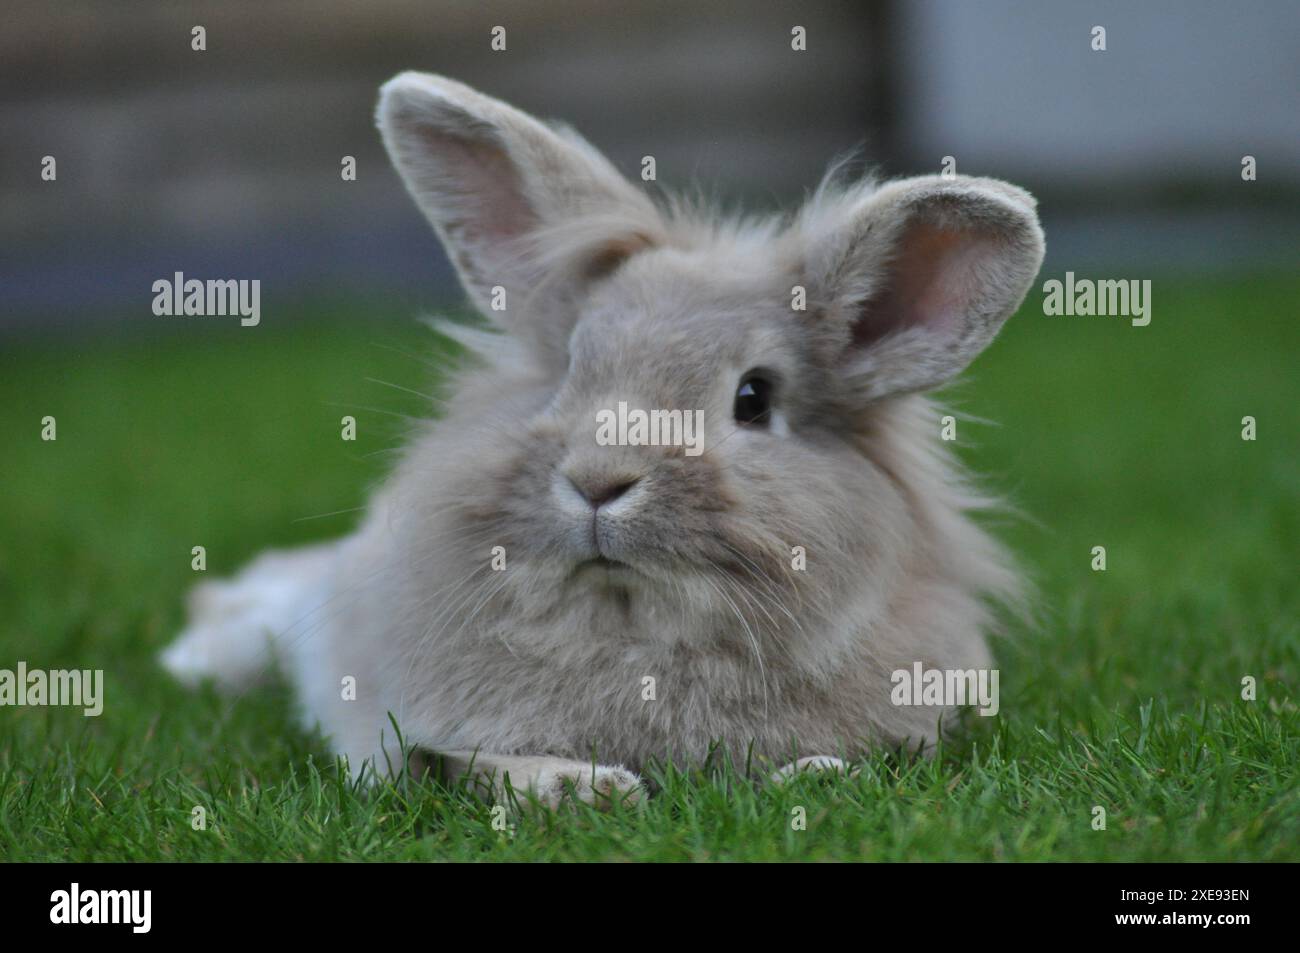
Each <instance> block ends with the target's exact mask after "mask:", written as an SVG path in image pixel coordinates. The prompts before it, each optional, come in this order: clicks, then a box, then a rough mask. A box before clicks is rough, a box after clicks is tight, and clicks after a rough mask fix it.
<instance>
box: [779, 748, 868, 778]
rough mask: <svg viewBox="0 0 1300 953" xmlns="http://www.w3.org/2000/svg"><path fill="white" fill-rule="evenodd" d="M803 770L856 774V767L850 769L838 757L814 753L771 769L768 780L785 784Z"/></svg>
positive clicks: (820, 772) (802, 772)
mask: <svg viewBox="0 0 1300 953" xmlns="http://www.w3.org/2000/svg"><path fill="white" fill-rule="evenodd" d="M805 772H813V773H815V774H828V773H829V774H846V775H848V776H849V777H854V776H855V775H857V773H858V772H857V769H856V768H855V769H854V770H852V771H850V770H849V766H848V765H847V764H846V763H845V762H844V761H843V760H842V759H840V758H832V757H831V756H830V755H825V754H816V755H812V756H810V757H807V758H800V759H799V760H798V761H791V762H790V763H789V764H787V765H785V766H784V767H782V768H778V769H777V770H776V771H773V772H772V774H771V775H770V776H769V777H768V780H769V781H771V782H772V783H773V784H785V783H786V782H787V781H789V780H790V779H791V778H794V777H797V776H798V775H800V774H804V773H805Z"/></svg>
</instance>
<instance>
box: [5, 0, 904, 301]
mask: <svg viewBox="0 0 1300 953" xmlns="http://www.w3.org/2000/svg"><path fill="white" fill-rule="evenodd" d="M788 8H789V4H785V3H780V2H773V0H749V2H735V3H711V4H708V5H706V6H702V5H701V4H699V3H688V2H678V0H660V2H654V3H629V4H610V3H608V2H598V0H546V2H524V0H513V2H496V3H493V2H475V3H472V4H467V3H457V2H437V3H429V2H422V3H421V2H412V0H367V2H364V3H360V2H350V3H344V2H339V0H312V2H230V0H226V2H221V3H176V2H174V0H137V2H134V3H130V4H125V3H110V2H96V3H88V2H84V0H82V2H60V3H58V4H50V3H48V2H44V0H43V2H39V3H19V4H18V5H17V6H14V5H12V4H11V5H10V7H9V9H7V11H6V19H7V20H8V27H9V28H8V29H6V31H5V32H4V33H3V35H2V36H0V76H2V77H3V99H2V100H0V127H2V128H3V135H2V136H0V160H2V167H3V170H4V174H3V179H0V247H3V249H4V251H5V257H6V258H7V259H8V265H7V266H6V268H5V272H6V274H5V283H6V285H7V286H8V287H7V292H8V294H7V301H6V308H7V316H6V318H5V320H6V321H8V322H9V323H11V324H12V323H14V322H20V321H22V320H23V319H24V317H25V316H29V315H33V314H38V315H41V320H42V321H43V322H49V321H57V320H73V321H80V320H88V319H90V318H92V317H93V316H94V315H93V314H91V313H87V312H89V311H92V310H93V311H99V310H103V311H109V310H111V309H112V308H113V307H115V306H119V305H120V306H123V307H138V304H139V295H140V294H141V291H140V289H141V288H146V289H147V288H148V286H149V282H150V281H152V280H153V278H155V277H159V276H161V275H169V274H171V271H172V270H184V271H186V272H188V273H189V274H191V275H195V276H206V277H212V276H225V275H229V276H242V277H255V276H262V278H263V287H264V293H266V294H274V293H276V291H279V292H286V291H288V290H289V289H295V288H296V289H307V290H310V289H313V288H335V287H338V286H340V285H348V284H352V285H355V286H356V287H357V288H358V290H362V291H367V290H369V289H371V288H374V287H382V288H384V289H386V290H388V291H390V292H392V293H394V294H398V295H401V294H402V293H403V292H405V293H406V294H407V295H408V297H409V298H410V299H412V300H410V301H407V302H404V304H410V305H411V306H421V305H425V304H427V303H429V299H430V297H438V296H450V295H451V294H453V292H454V289H453V288H452V287H451V284H450V282H449V280H448V272H447V269H446V265H445V262H444V261H443V259H442V257H441V253H440V251H439V249H438V248H437V244H436V242H435V241H434V238H433V235H432V232H431V231H430V229H429V228H428V227H427V226H426V225H425V224H424V222H423V220H422V219H420V217H419V216H418V214H417V213H416V211H415V209H414V207H413V206H412V205H411V203H410V202H409V200H408V199H407V197H406V195H405V193H404V192H403V191H402V190H401V187H400V183H399V182H398V179H397V177H396V175H395V174H394V173H393V172H392V171H391V169H390V168H389V166H388V163H387V160H386V158H385V157H384V155H383V151H382V148H381V146H380V142H379V137H378V134H377V132H376V130H375V129H374V126H373V120H372V113H373V109H374V102H375V96H376V91H377V89H378V87H379V85H380V84H381V83H382V82H383V81H384V80H386V79H388V78H389V77H390V76H392V75H393V74H395V73H397V72H399V71H401V70H404V69H423V70H429V71H435V72H441V73H445V74H447V75H450V76H453V77H455V78H457V79H460V80H462V81H464V82H467V83H470V84H471V85H475V86H478V87H479V88H481V89H482V90H484V91H485V92H488V93H490V94H492V95H496V96H499V97H501V98H504V99H507V100H509V101H510V102H512V103H514V104H515V105H518V106H520V107H522V108H524V109H527V110H529V111H532V112H535V113H537V114H539V115H541V116H543V117H554V118H562V119H563V120H564V121H566V122H568V123H570V124H571V125H573V126H575V127H576V128H578V129H579V130H580V131H582V132H583V133H584V134H585V135H587V136H588V138H590V139H591V140H592V141H593V142H595V143H596V144H597V145H598V146H599V147H601V148H602V149H604V150H605V151H606V152H607V153H608V154H609V155H610V156H611V158H613V159H614V161H615V162H616V164H617V165H618V166H619V167H620V168H621V169H623V170H624V171H625V172H626V173H628V174H629V175H636V174H638V172H639V169H640V160H641V157H642V156H644V155H647V154H651V155H654V156H655V158H656V161H657V166H658V174H659V177H660V180H661V181H662V182H664V183H665V184H667V183H673V184H676V185H680V186H685V185H689V184H690V183H691V182H692V181H693V180H700V181H702V182H705V183H726V184H727V186H728V188H730V189H738V190H741V191H748V192H756V193H758V198H759V200H760V201H762V202H765V203H767V204H771V203H773V202H774V201H775V198H776V197H778V196H779V197H782V198H787V199H788V198H791V197H792V196H797V195H798V194H799V192H800V190H802V189H803V188H805V187H807V186H810V185H812V184H815V183H816V181H817V178H818V177H819V176H820V175H821V173H822V171H823V170H824V168H825V165H826V163H827V162H828V161H829V160H830V159H831V158H832V157H833V156H835V155H836V154H837V153H840V152H843V151H845V150H847V149H849V148H852V147H853V146H854V145H855V144H858V143H864V142H865V143H866V145H867V146H868V148H870V149H872V150H873V151H875V152H876V153H881V152H884V151H886V149H887V144H886V140H887V127H888V116H887V110H886V109H885V106H884V104H886V103H888V102H890V101H891V100H892V97H891V96H889V95H887V92H886V90H885V88H884V84H885V78H886V77H887V75H888V73H889V71H888V70H887V69H886V65H887V61H886V59H885V57H883V56H880V55H874V54H873V53H872V50H873V47H875V46H881V47H882V48H883V45H884V44H883V37H884V27H883V18H884V15H885V13H886V11H887V7H885V6H883V5H864V6H862V7H855V6H853V5H850V4H844V3H838V2H833V0H810V2H807V3H802V4H800V5H799V7H798V13H797V14H793V13H791V12H789V9H788ZM196 24H200V25H202V26H204V28H205V29H206V31H207V50H206V51H205V52H195V51H193V50H192V49H191V28H192V27H193V26H194V25H196ZM496 25H502V26H504V27H505V28H506V50H505V51H504V52H494V51H492V50H491V49H490V40H491V30H492V28H493V27H494V26H496ZM794 25H801V26H804V27H805V28H806V29H807V31H808V35H809V46H810V52H807V53H798V52H795V51H793V50H792V49H791V29H792V27H793V26H794ZM45 155H53V156H55V157H56V159H57V162H58V167H57V169H58V179H57V181H56V182H52V183H46V182H42V181H40V178H39V170H40V161H41V157H42V156H45ZM344 155H351V156H354V157H356V160H357V167H358V175H357V180H356V181H354V182H344V181H343V180H342V179H341V177H340V161H341V158H342V157H343V156H344ZM430 289H433V292H432V294H431V292H430Z"/></svg>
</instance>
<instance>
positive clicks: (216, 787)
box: [0, 276, 1300, 860]
mask: <svg viewBox="0 0 1300 953" xmlns="http://www.w3.org/2000/svg"><path fill="white" fill-rule="evenodd" d="M1154 287H1155V313H1154V319H1153V322H1152V324H1151V326H1150V327H1147V328H1133V327H1130V326H1129V325H1128V323H1127V321H1126V320H1124V319H1118V318H1065V317H1063V318H1046V317H1043V316H1042V315H1041V314H1040V313H1036V312H1035V310H1034V304H1033V302H1034V301H1035V300H1036V299H1037V295H1033V296H1031V303H1030V305H1029V306H1027V307H1026V309H1025V310H1024V311H1023V313H1022V314H1021V315H1020V316H1018V317H1017V318H1016V319H1013V321H1012V323H1011V324H1010V325H1009V326H1008V328H1007V331H1006V332H1005V334H1004V336H1003V337H1002V338H1001V339H1000V340H999V341H998V343H997V344H996V345H995V346H994V347H993V348H992V349H991V350H990V352H989V353H988V354H986V355H985V356H984V357H983V358H981V359H980V360H979V361H978V362H977V364H976V366H975V368H974V370H973V372H972V375H971V379H970V381H969V382H968V383H966V384H964V385H962V386H961V387H959V388H957V389H956V390H955V391H953V392H951V393H950V394H949V395H948V397H947V398H946V399H945V406H947V407H950V408H953V410H954V412H955V413H956V414H957V415H958V417H959V421H960V422H959V436H960V437H961V439H962V442H963V443H964V444H966V445H967V446H966V447H965V449H964V451H963V452H964V453H966V455H967V456H968V457H969V459H970V461H971V463H972V464H973V465H974V466H975V467H976V468H978V469H979V470H980V471H981V472H982V473H984V474H985V475H986V476H987V478H988V482H989V483H990V484H991V485H992V486H995V487H998V488H1001V489H1003V490H1005V491H1006V492H1007V493H1008V494H1009V495H1010V496H1011V498H1012V499H1013V500H1014V501H1015V503H1016V504H1017V505H1018V506H1019V507H1020V508H1021V510H1023V512H1024V513H1025V514H1026V516H1027V517H1028V518H1027V519H1021V520H1007V521H1004V522H1005V525H1002V526H1000V527H999V532H1000V533H1001V534H1002V535H1003V536H1004V537H1005V538H1006V539H1007V540H1008V541H1009V542H1010V543H1011V544H1012V545H1013V546H1014V548H1015V549H1016V550H1017V552H1019V553H1020V554H1021V556H1022V558H1023V560H1024V562H1025V565H1026V566H1027V567H1029V568H1030V569H1031V570H1032V572H1033V574H1034V577H1035V579H1036V581H1037V583H1038V585H1039V587H1040V591H1041V601H1042V605H1043V611H1042V621H1041V623H1040V624H1039V625H1037V626H1034V627H1029V626H1022V627H1021V629H1020V631H1018V632H1017V633H1015V637H1014V638H1013V639H1011V640H1007V641H1003V642H1001V643H1000V644H999V645H998V656H999V667H1000V669H1001V672H1002V678H1001V690H1002V698H1001V715H1000V716H999V717H998V718H997V719H979V718H975V719H972V722H973V724H972V730H971V732H970V733H969V735H967V736H966V737H965V739H964V740H962V741H960V742H959V743H957V744H956V745H954V746H950V747H949V748H947V749H946V750H944V751H943V752H942V753H941V754H940V756H939V757H937V758H936V759H934V760H929V761H917V762H900V761H899V760H897V759H894V758H890V757H888V756H885V755H881V756H878V757H875V758H872V759H870V760H868V761H867V762H866V763H865V765H864V767H863V770H862V772H861V774H860V776H858V777H857V778H855V779H851V780H844V779H841V780H836V781H833V782H829V783H828V782H818V781H815V780H812V779H802V780H800V781H797V782H795V783H794V784H793V785H791V786H789V787H787V788H785V789H773V788H766V789H756V788H755V787H754V786H753V785H752V784H750V783H749V782H747V781H746V780H745V779H744V778H743V777H737V776H736V775H735V774H734V773H732V772H729V771H727V770H726V769H725V767H723V768H717V769H713V770H704V771H700V772H696V773H695V774H692V775H688V776H687V775H680V774H670V775H667V776H665V775H663V774H662V773H660V774H659V775H658V776H657V780H659V781H660V782H661V783H662V785H663V790H662V791H661V792H660V793H659V794H657V795H656V796H655V797H653V798H652V799H651V800H650V801H649V803H648V804H647V805H645V806H644V807H643V808H641V809H639V810H637V809H618V810H616V811H614V812H613V813H612V814H609V815H601V814H597V813H596V812H594V811H591V810H587V809H583V810H580V811H577V812H576V813H562V814H556V815H550V816H540V817H538V816H535V817H529V818H520V819H518V820H517V821H516V822H515V827H514V830H513V831H508V832H501V831H497V830H494V829H493V827H492V824H491V820H492V817H491V814H490V811H489V808H488V807H487V806H485V805H482V804H478V803H476V802H474V801H472V800H470V799H469V798H468V797H466V796H465V795H464V794H462V793H460V792H457V791H452V790H448V789H443V788H439V787H437V786H433V785H412V786H410V787H407V788H405V789H401V790H398V789H393V788H391V787H389V788H384V789H381V790H379V791H377V792H374V793H370V794H366V793H360V792H358V791H356V790H355V789H353V788H351V787H350V786H349V785H348V784H346V783H344V782H341V781H340V780H339V777H338V774H337V772H336V771H335V770H334V766H333V764H332V761H331V760H330V757H329V754H328V751H327V749H326V748H325V747H324V746H323V745H322V743H321V742H320V740H319V739H318V738H313V737H310V736H306V735H304V734H302V733H301V732H299V731H298V730H297V729H296V728H295V727H293V723H292V719H291V717H290V706H289V702H288V700H287V699H286V698H285V697H284V693H283V691H276V690H273V689H271V690H265V691H258V692H254V693H250V694H247V695H245V696H244V697H241V698H239V699H237V700H235V701H233V702H232V701H229V700H226V699H222V698H220V697H218V696H216V695H215V694H213V693H211V692H200V693H197V694H191V693H188V692H186V691H184V690H182V689H181V688H179V687H177V686H176V685H174V684H172V683H171V682H169V681H168V679H167V678H165V677H164V676H163V674H162V673H161V672H160V671H159V670H158V669H157V668H156V667H155V665H154V663H153V657H154V654H155V653H156V651H157V650H158V649H159V648H160V647H161V646H162V645H164V644H165V643H166V642H167V641H168V640H169V639H170V637H171V636H172V635H173V634H174V633H175V631H176V630H177V627H178V625H179V624H180V622H181V597H182V594H183V593H184V591H185V589H186V588H187V587H188V586H189V585H191V584H192V583H193V582H194V576H195V574H194V573H193V572H192V571H191V569H190V548H191V546H194V545H196V544H202V545H204V546H206V547H207V552H208V571H209V574H223V573H227V572H230V571H233V570H235V569H236V568H237V567H238V566H239V565H240V564H241V563H243V562H244V561H245V560H247V559H248V558H250V557H251V556H253V555H254V554H255V553H257V552H258V551H259V550H261V549H263V548H265V547H268V546H283V545H288V544H292V543H296V542H302V541H307V540H311V539H317V538H323V537H328V536H332V535H335V534H337V533H339V532H342V531H344V530H346V529H347V528H348V527H350V526H351V525H352V524H353V523H354V522H355V520H356V518H357V514H356V513H343V514H340V515H338V516H333V517H325V518H321V519H312V520H302V519H301V518H302V517H308V516H314V515H316V514H321V513H329V512H334V511H340V510H348V509H350V508H353V507H356V506H358V505H360V504H361V503H362V501H363V500H364V495H365V490H366V488H367V487H368V486H369V485H371V484H372V483H373V482H374V481H375V480H376V479H378V478H379V477H380V476H382V473H383V470H384V466H385V454H384V453H383V452H382V451H384V450H386V449H388V448H391V447H393V446H395V445H396V444H397V442H398V439H399V435H400V432H401V426H402V424H401V421H400V419H398V418H394V417H392V416H390V413H392V412H396V413H405V412H413V411H416V410H417V409H418V408H419V407H420V403H421V402H420V401H419V400H418V399H416V398H413V397H411V396H410V395H408V394H404V393H403V392H401V391H397V390H394V389H392V388H390V387H384V386H381V385H378V384H375V383H371V382H369V381H367V378H375V379H378V380H383V381H388V382H391V383H395V384H398V385H400V386H402V387H410V388H413V389H415V390H423V389H426V384H427V382H428V375H429V373H430V372H429V370H428V369H427V368H426V367H424V366H423V365H422V364H421V363H420V361H419V360H418V359H417V358H418V357H419V356H420V355H427V354H429V353H431V351H432V349H433V347H434V344H433V342H432V339H431V337H430V336H428V332H426V331H424V330H422V329H421V328H419V327H418V326H416V325H414V324H413V323H412V324H410V325H407V324H389V323H374V322H355V323H351V322H347V321H345V320H342V319H341V318H340V316H338V315H337V314H334V315H331V314H326V313H323V312H322V313H318V314H315V315H309V316H308V315H305V316H303V317H302V320H299V321H296V322H292V323H287V324H284V325H283V326H280V325H277V323H276V321H275V320H274V318H273V317H270V316H268V318H265V319H264V322H263V326H262V327H260V328H258V329H256V330H245V329H240V328H238V327H237V325H236V324H233V323H227V324H224V325H221V326H220V327H213V326H211V325H209V326H208V327H206V328H204V329H203V330H201V331H195V330H194V329H193V327H192V326H191V327H190V328H189V329H188V330H185V331H181V330H178V329H177V327H176V325H174V324H167V325H164V324H162V323H160V322H156V321H148V322H146V321H138V322H137V323H138V324H140V326H141V330H139V331H137V332H136V333H133V334H130V335H126V336H123V337H121V338H117V339H102V338H97V337H94V336H84V337H83V336H78V337H75V338H67V339H63V338H45V339H37V340H31V341H22V340H6V341H4V342H3V344H0V432H2V433H3V437H4V440H3V449H2V450H0V668H13V667H14V666H15V665H16V662H17V660H19V659H24V660H26V662H27V663H28V665H29V666H30V667H34V668H46V669H49V668H73V667H75V668H102V669H104V670H105V678H106V695H107V702H106V708H105V711H104V714H103V715H102V716H101V717H99V718H84V717H81V716H80V714H79V713H78V712H74V711H72V710H67V709H53V708H3V709H0V857H2V858H5V859H9V860H50V859H67V860H236V859H239V860H248V859H290V860H337V859H348V860H392V859H431V860H463V859H498V860H542V859H577V860H594V859H646V860H683V859H697V860H701V859H731V860H778V859H801V860H810V859H872V860H917V859H934V860H1247V859H1250V860H1297V859H1300V785H1297V783H1296V764H1297V762H1300V714H1298V713H1297V707H1296V695H1297V672H1298V671H1300V668H1298V666H1297V662H1298V660H1300V658H1298V657H1300V632H1298V631H1297V625H1298V622H1297V620H1298V619H1300V612H1297V608H1300V607H1298V604H1297V603H1298V602H1300V596H1298V594H1297V586H1296V569H1297V566H1300V466H1298V464H1297V445H1298V444H1297V431H1296V420H1297V417H1296V407H1297V404H1298V403H1300V400H1298V398H1300V393H1298V392H1300V384H1298V383H1297V381H1298V378H1297V374H1296V363H1295V362H1296V355H1297V353H1300V324H1298V322H1297V321H1296V319H1295V301H1296V300H1297V299H1300V280H1297V279H1296V278H1294V277H1283V276H1257V277H1252V278H1250V279H1249V280H1247V279H1245V278H1243V279H1241V280H1240V281H1234V282H1223V281H1210V280H1205V279H1190V278H1182V279H1178V278H1175V277H1169V278H1166V279H1164V280H1157V281H1156V282H1155V286H1154ZM376 345H379V346H376ZM402 352H408V353H402ZM411 355H415V357H412V356H411ZM363 408H375V409H374V410H369V409H363ZM379 410H383V411H385V413H379V412H378V411H379ZM345 413H354V414H355V415H356V416H357V418H358V421H359V424H360V439H359V440H358V441H357V442H356V443H344V442H342V441H341V440H340V439H339V432H338V431H339V418H340V417H341V416H342V415H343V414H345ZM47 414H49V415H53V416H55V417H56V418H57V421H58V440H57V441H56V442H53V443H47V442H42V441H41V440H40V438H39V431H40V420H41V418H42V417H43V416H45V415H47ZM964 414H970V415H972V416H977V417H980V418H987V419H989V420H992V421H996V425H984V424H979V423H976V422H974V421H973V420H971V419H970V418H968V417H966V416H964ZM1247 414H1249V415H1253V416H1254V417H1256V418H1257V420H1258V426H1259V439H1258V440H1257V441H1255V442H1253V443H1252V442H1244V441H1242V440H1241V439H1240V429H1241V424H1240V420H1241V418H1242V417H1243V416H1245V415H1247ZM1096 545H1103V546H1105V547H1106V549H1107V557H1108V570H1107V571H1106V572H1104V573H1102V572H1093V571H1091V569H1090V566H1089V563H1090V558H1091V557H1090V550H1091V548H1092V547H1093V546H1096ZM1246 675H1250V676H1253V677H1254V678H1255V679H1256V680H1257V682H1258V697H1257V700H1255V701H1253V702H1250V701H1244V700H1242V698H1241V680H1242V678H1243V677H1244V676H1246ZM1094 805H1100V806H1102V807H1104V808H1105V810H1106V812H1107V815H1108V818H1107V821H1108V823H1107V829H1106V830H1105V831H1095V830H1093V829H1092V826H1091V821H1092V813H1091V812H1092V808H1093V806H1094ZM195 806H202V807H204V808H205V810H206V812H207V818H208V827H207V829H206V830H204V831H195V830H193V829H192V827H191V823H190V821H191V811H192V809H193V808H194V807H195ZM796 807H802V808H804V809H805V810H806V815H807V829H806V830H803V831H795V830H792V829H791V818H792V811H793V810H794V809H795V808H796Z"/></svg>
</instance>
